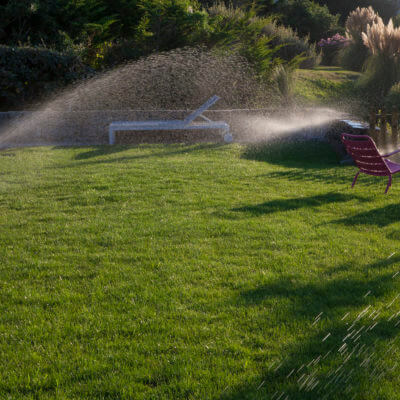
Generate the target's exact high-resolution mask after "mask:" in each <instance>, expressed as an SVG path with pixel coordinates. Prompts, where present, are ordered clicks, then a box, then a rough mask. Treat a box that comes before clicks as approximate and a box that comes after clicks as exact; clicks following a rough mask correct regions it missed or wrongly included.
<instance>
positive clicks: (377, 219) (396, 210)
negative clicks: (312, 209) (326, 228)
mask: <svg viewBox="0 0 400 400" xmlns="http://www.w3.org/2000/svg"><path fill="white" fill-rule="evenodd" d="M398 221H400V206H399V205H398V204H390V205H387V206H385V207H381V208H377V209H375V210H371V211H366V212H362V213H359V214H356V215H353V216H351V217H347V218H342V219H338V220H336V221H332V223H336V224H343V225H348V226H353V225H375V226H379V227H385V226H387V225H390V224H393V223H395V222H398Z"/></svg>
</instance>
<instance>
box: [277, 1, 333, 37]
mask: <svg viewBox="0 0 400 400" xmlns="http://www.w3.org/2000/svg"><path fill="white" fill-rule="evenodd" d="M278 4H279V5H278V8H277V10H278V12H279V13H280V14H281V21H282V23H283V24H284V25H289V26H291V27H292V28H293V29H295V30H296V31H297V32H298V34H299V35H300V36H309V37H310V40H311V41H313V42H316V41H318V40H319V39H321V38H322V37H327V36H330V35H331V34H332V33H335V32H340V27H339V15H332V14H331V13H330V12H329V9H328V7H326V6H321V5H319V4H317V3H314V2H313V1H312V0H288V1H285V2H282V3H278Z"/></svg>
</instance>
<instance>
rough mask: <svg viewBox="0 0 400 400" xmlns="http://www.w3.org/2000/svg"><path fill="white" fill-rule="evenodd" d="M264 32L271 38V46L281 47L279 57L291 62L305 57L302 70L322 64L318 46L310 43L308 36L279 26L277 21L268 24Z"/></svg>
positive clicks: (278, 52)
mask: <svg viewBox="0 0 400 400" xmlns="http://www.w3.org/2000/svg"><path fill="white" fill-rule="evenodd" d="M262 32H263V33H264V34H265V35H266V36H268V37H270V38H271V45H273V46H280V48H279V50H278V51H277V53H276V54H277V56H278V57H281V58H282V59H283V60H285V61H288V62H289V61H291V60H292V59H293V58H294V57H296V56H299V55H301V56H303V57H304V59H303V60H302V61H301V63H300V68H312V67H315V66H316V65H317V64H319V62H320V55H319V53H318V52H317V49H316V45H315V44H314V43H310V40H309V38H308V37H307V36H304V37H299V35H298V34H297V33H296V32H295V31H294V30H293V29H292V28H291V27H286V26H284V25H281V24H279V23H278V22H277V21H276V20H272V21H269V22H267V23H266V24H265V25H264V26H263V28H262Z"/></svg>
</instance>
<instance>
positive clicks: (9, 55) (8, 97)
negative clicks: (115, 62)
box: [0, 45, 91, 109]
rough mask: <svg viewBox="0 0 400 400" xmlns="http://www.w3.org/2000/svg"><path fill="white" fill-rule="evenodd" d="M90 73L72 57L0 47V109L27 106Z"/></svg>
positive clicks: (46, 51) (32, 49)
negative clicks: (20, 105)
mask: <svg viewBox="0 0 400 400" xmlns="http://www.w3.org/2000/svg"><path fill="white" fill-rule="evenodd" d="M90 73H91V69H90V68H88V67H87V66H86V65H85V64H83V63H82V62H81V61H80V59H79V58H78V57H77V56H75V55H72V54H70V55H66V54H61V53H58V52H55V51H50V50H46V49H40V48H30V47H10V46H2V45H0V108H1V109H5V108H9V107H15V106H17V107H18V105H19V104H21V103H23V104H27V103H29V102H31V101H34V100H37V99H38V97H39V96H40V95H43V94H45V93H46V92H49V91H51V90H54V89H56V88H59V87H62V86H64V85H66V84H69V83H71V82H73V81H74V80H77V79H79V78H82V77H83V76H85V75H88V74H90Z"/></svg>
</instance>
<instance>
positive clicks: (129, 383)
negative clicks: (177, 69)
mask: <svg viewBox="0 0 400 400" xmlns="http://www.w3.org/2000/svg"><path fill="white" fill-rule="evenodd" d="M0 171H1V179H0V190H1V197H0V201H1V203H0V207H1V210H0V221H1V229H0V240H1V247H0V259H1V273H0V307H1V308H0V356H1V357H0V399H13V400H16V399H40V400H41V399H143V400H144V399H146V400H147V399H171V400H172V399H174V400H175V399H201V400H206V399H219V400H233V399H235V400H239V399H240V400H242V399H259V400H261V399H262V400H269V399H275V400H276V399H278V398H279V399H280V400H284V399H285V398H290V399H322V398H328V399H352V398H355V399H363V400H364V399H365V400H376V399H388V400H389V399H390V400H393V399H400V377H399V373H400V365H397V364H396V360H397V359H398V351H399V343H398V340H397V335H398V332H399V329H400V326H399V325H397V326H395V325H396V324H397V322H398V321H399V320H400V319H399V316H397V315H395V316H394V317H393V318H392V319H391V320H390V321H388V320H389V318H390V317H391V316H392V315H393V314H394V313H397V311H398V310H399V309H400V298H398V299H396V296H397V294H398V293H399V289H400V281H399V279H400V274H399V275H396V276H394V275H395V274H396V272H397V271H398V270H399V269H400V268H399V264H400V251H399V246H398V243H399V239H400V207H399V197H400V178H399V177H397V179H396V177H395V178H394V185H393V187H392V189H391V190H390V191H389V194H388V195H387V196H385V195H384V194H383V192H384V189H385V186H386V179H385V178H378V177H366V176H361V177H360V178H359V183H358V184H357V186H356V187H355V189H353V190H351V189H350V183H351V180H352V177H353V175H354V173H355V168H354V167H340V166H338V164H337V160H336V159H335V156H334V155H333V153H332V152H331V150H330V149H329V147H327V145H324V144H307V145H299V144H294V145H280V146H278V145H276V146H271V147H269V148H263V147H253V148H246V147H243V146H240V145H230V146H225V145H217V144H202V145H191V146H186V145H142V146H138V147H123V146H115V147H85V148H83V147H82V148H54V147H53V148H25V149H18V150H8V151H4V152H1V153H0ZM393 253H394V254H393ZM393 276H394V277H393ZM394 299H396V300H395V301H394V302H393V303H392V304H390V303H391V302H392V301H393V300H394ZM369 305H370V308H369V309H368V310H367V312H366V313H365V315H363V316H362V317H360V319H359V320H358V321H357V322H356V324H355V325H354V328H353V327H351V323H352V321H353V320H354V319H355V318H356V317H357V315H358V314H359V313H360V312H361V311H363V310H365V309H366V307H367V306H369ZM373 311H377V312H375V313H372V312H373ZM320 313H323V314H322V315H321V318H320V319H319V320H318V319H317V320H315V317H316V316H317V315H319V314H320ZM348 313H349V314H348ZM314 322H315V323H314ZM375 322H377V323H378V324H377V325H376V326H374V324H375ZM313 323H314V324H313ZM362 326H364V328H362ZM368 327H369V328H370V329H369V328H368ZM348 329H349V331H348ZM359 329H362V330H361V331H360V332H359V333H358V330H359ZM367 329H368V330H367ZM347 333H351V334H352V337H351V338H347V339H346V340H345V342H343V341H342V339H343V338H344V337H345V336H346V335H347ZM329 334H330V335H329ZM328 335H329V337H327V336H328ZM358 336H360V337H358ZM325 337H327V338H326V340H325V341H323V339H324V338H325ZM343 343H347V348H342V349H341V350H340V352H338V349H339V348H340V347H341V346H342V345H343ZM356 346H358V347H356ZM353 350H354V351H353ZM329 351H330V353H328V352H329ZM348 356H351V357H350V358H348ZM368 356H369V357H370V358H369V359H368ZM347 358H348V360H347V361H346V359H347ZM360 364H362V366H360ZM293 369H294V370H295V371H294V372H292V371H293ZM304 374H305V375H304ZM310 374H311V375H312V376H311V377H310ZM289 375H290V376H289ZM288 376H289V377H288ZM305 379H307V381H306V382H304V381H305ZM317 380H318V381H319V383H318V384H317V385H316V386H315V389H314V390H310V389H311V387H314V385H315V384H316V382H317ZM301 387H302V388H301ZM306 389H309V391H307V390H306ZM330 392H332V393H330ZM282 393H284V394H282ZM287 396H288V397H287ZM324 396H325V397H324ZM354 396H355V397H354Z"/></svg>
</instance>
